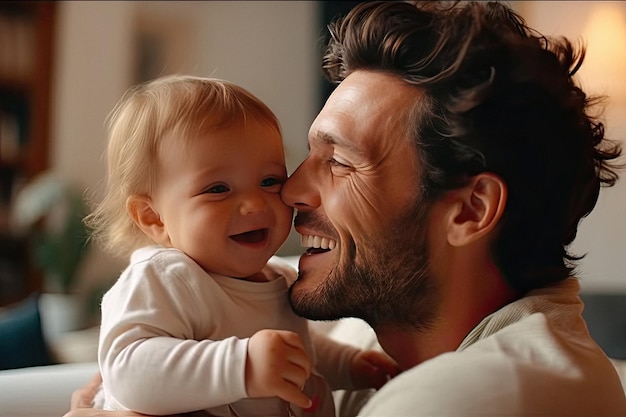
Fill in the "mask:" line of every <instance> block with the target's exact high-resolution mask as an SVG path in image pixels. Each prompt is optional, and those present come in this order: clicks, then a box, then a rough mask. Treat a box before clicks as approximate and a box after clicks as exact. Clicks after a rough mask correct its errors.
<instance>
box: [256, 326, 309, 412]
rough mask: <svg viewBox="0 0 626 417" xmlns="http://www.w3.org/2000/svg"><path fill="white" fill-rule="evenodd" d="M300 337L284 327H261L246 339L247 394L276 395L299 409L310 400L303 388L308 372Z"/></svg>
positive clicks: (259, 395)
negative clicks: (268, 328)
mask: <svg viewBox="0 0 626 417" xmlns="http://www.w3.org/2000/svg"><path fill="white" fill-rule="evenodd" d="M311 366H312V365H311V360H310V359H309V357H308V355H307V353H306V351H305V350H304V345H303V344H302V339H300V336H299V335H298V334H297V333H294V332H290V331H286V330H261V331H258V332H257V333H255V334H254V335H253V336H252V337H251V338H250V341H249V342H248V357H247V360H246V391H247V392H248V396H250V397H273V396H276V397H279V398H282V399H283V400H285V401H287V402H290V403H292V404H294V405H296V406H298V407H301V408H305V409H306V408H309V407H310V406H311V400H310V399H309V398H308V397H307V396H306V395H304V393H303V392H302V387H304V384H305V383H306V380H307V379H308V378H309V376H310V375H311Z"/></svg>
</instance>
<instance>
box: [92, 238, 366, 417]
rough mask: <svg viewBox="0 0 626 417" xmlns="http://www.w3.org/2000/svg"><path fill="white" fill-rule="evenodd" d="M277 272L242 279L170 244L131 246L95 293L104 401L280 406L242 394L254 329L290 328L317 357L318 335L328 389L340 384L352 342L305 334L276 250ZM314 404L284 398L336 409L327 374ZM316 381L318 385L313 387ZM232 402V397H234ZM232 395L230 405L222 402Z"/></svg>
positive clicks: (152, 410) (171, 409)
mask: <svg viewBox="0 0 626 417" xmlns="http://www.w3.org/2000/svg"><path fill="white" fill-rule="evenodd" d="M267 267H268V268H270V269H271V270H272V271H273V272H276V273H278V274H279V275H280V277H279V278H277V279H275V280H273V281H269V282H249V281H244V280H239V279H235V278H231V277H226V276H222V275H218V274H211V275H209V274H207V273H206V272H205V271H204V270H203V269H202V268H201V267H200V266H199V265H198V264H196V263H195V262H194V261H193V260H192V259H191V258H189V257H187V256H186V255H185V254H184V253H182V252H181V251H178V250H176V249H169V248H167V249H166V248H162V247H158V246H151V247H146V248H142V249H139V250H137V251H135V252H134V253H133V255H132V257H131V262H130V264H129V266H128V267H127V268H126V269H125V270H124V272H123V273H122V274H121V276H120V278H119V279H118V281H117V282H116V283H115V284H114V285H113V287H112V288H111V289H110V290H109V291H108V292H107V293H106V294H105V296H104V298H103V301H102V324H101V330H100V340H99V351H98V359H99V364H100V370H101V373H102V377H103V391H104V399H105V404H104V407H105V408H106V409H132V410H135V411H139V412H142V413H146V414H154V415H163V414H174V413H182V412H189V411H193V410H205V409H206V410H208V411H209V412H210V414H211V415H215V416H219V415H225V416H229V415H233V414H232V411H233V410H236V413H237V415H239V416H250V415H260V416H273V415H286V414H285V412H286V411H285V407H286V404H285V403H284V402H283V401H281V400H279V399H277V398H275V399H274V398H272V399H247V398H246V397H247V393H246V389H245V364H246V355H247V346H248V340H249V337H250V336H252V335H253V334H254V333H256V332H257V331H259V330H261V329H279V330H291V331H294V332H297V333H298V334H299V335H300V336H301V337H302V339H303V342H304V345H305V348H306V349H307V352H308V353H309V355H310V357H311V358H313V361H314V363H315V350H314V348H313V345H314V344H319V346H320V348H322V349H323V351H324V355H323V357H321V358H320V359H321V361H322V362H323V365H324V366H322V367H321V368H323V369H324V370H325V371H327V374H326V375H324V376H325V377H326V378H328V379H329V382H330V384H331V385H332V386H333V389H336V388H346V387H347V386H349V385H350V382H349V379H350V377H349V364H350V363H351V361H352V358H353V357H354V355H355V354H356V352H357V350H356V349H355V348H352V347H348V346H345V345H339V344H336V343H333V342H330V341H329V340H324V339H323V338H322V336H321V335H318V336H315V337H314V338H313V339H314V340H311V337H310V335H311V334H312V333H309V331H308V323H307V321H306V320H305V319H303V318H300V317H298V316H297V315H296V314H295V313H294V312H293V311H292V309H291V307H290V305H289V301H288V295H287V290H288V285H289V284H290V283H291V282H292V281H293V280H294V279H295V271H294V270H293V269H292V268H291V267H290V266H289V265H288V264H287V263H286V262H281V260H280V259H278V258H272V259H271V260H270V262H268V265H267ZM310 385H311V386H315V387H317V388H320V391H319V392H316V393H311V392H308V390H310V388H305V390H304V391H305V392H306V393H308V394H313V395H317V396H318V398H320V400H321V404H320V408H318V410H317V412H316V413H306V414H303V411H302V410H300V409H298V408H297V407H294V406H291V407H293V408H292V411H294V412H295V413H296V415H306V416H328V415H331V416H332V415H334V410H333V409H332V398H331V397H330V391H329V390H328V385H326V383H325V381H323V380H321V379H315V378H312V379H311V380H310ZM317 388H316V389H317ZM233 403H234V404H233ZM228 405H230V406H231V407H232V409H229V406H228Z"/></svg>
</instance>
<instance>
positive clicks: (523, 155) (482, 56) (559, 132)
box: [322, 1, 621, 291]
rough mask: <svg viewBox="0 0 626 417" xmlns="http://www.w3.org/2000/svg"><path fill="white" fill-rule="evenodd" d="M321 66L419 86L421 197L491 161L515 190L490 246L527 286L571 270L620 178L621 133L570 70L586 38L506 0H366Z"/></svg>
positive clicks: (339, 76)
mask: <svg viewBox="0 0 626 417" xmlns="http://www.w3.org/2000/svg"><path fill="white" fill-rule="evenodd" d="M329 30H330V34H331V36H330V40H329V42H328V44H327V47H326V52H325V55H324V58H323V65H322V66H323V69H324V71H325V74H326V75H327V77H328V78H329V80H330V81H331V82H333V83H339V82H341V81H342V80H343V79H344V78H345V77H347V76H348V75H349V74H350V73H352V72H353V71H356V70H374V71H383V72H386V73H390V74H394V75H396V76H397V77H400V78H401V79H403V80H404V81H406V82H407V83H410V84H412V85H415V86H417V87H418V88H417V89H416V92H417V91H419V94H416V97H417V98H416V103H417V101H418V102H419V105H416V110H415V111H414V112H413V114H414V116H415V118H416V120H414V121H412V123H413V124H414V125H415V128H414V129H413V130H414V132H413V134H414V138H415V143H416V147H417V151H418V155H419V157H420V161H421V165H420V166H421V172H420V174H421V178H422V181H423V184H422V189H421V197H422V198H423V201H424V202H426V203H428V202H433V201H435V200H436V199H437V198H439V197H440V196H442V194H443V193H445V192H446V191H448V190H451V189H454V188H458V187H461V186H463V185H464V184H465V183H466V181H467V180H468V179H469V178H470V177H471V176H473V175H476V174H478V173H481V172H492V173H495V174H497V175H499V176H500V177H501V178H502V179H503V180H504V181H505V183H506V184H507V187H508V200H507V203H506V208H505V212H504V215H503V218H502V220H501V222H500V224H499V233H498V237H497V238H496V239H495V240H494V242H493V246H492V257H493V260H494V262H495V263H496V265H497V266H498V268H499V269H500V270H501V272H502V273H503V275H504V276H505V277H506V279H507V280H508V281H509V283H510V284H511V285H512V286H513V287H514V288H517V289H518V290H521V291H526V290H529V289H533V288H537V287H541V286H544V285H546V284H548V283H551V282H556V281H559V280H561V279H564V278H566V277H568V276H570V275H571V274H572V273H573V272H574V269H575V267H576V261H578V260H580V259H581V258H582V256H576V255H574V254H571V253H569V252H568V250H567V248H568V246H569V244H570V243H571V242H572V241H573V240H574V238H575V237H576V231H577V227H578V224H579V222H580V220H581V219H582V218H583V217H585V216H586V215H588V214H589V213H590V212H591V210H592V209H593V208H594V206H595V204H596V201H597V198H598V194H599V191H600V188H601V186H612V185H614V184H615V182H616V181H617V179H618V173H617V172H618V169H619V168H620V166H618V165H617V164H616V161H615V160H616V158H618V157H619V156H620V154H621V147H620V145H619V143H618V142H614V141H610V140H608V139H606V138H604V128H603V125H602V123H601V122H600V120H599V119H598V118H596V117H593V116H592V115H591V113H590V109H591V107H592V106H594V105H596V104H598V103H599V102H600V101H601V99H600V98H595V97H587V95H586V94H585V93H584V92H583V91H582V90H581V89H580V88H579V87H578V86H577V85H576V83H575V82H574V80H573V79H572V76H573V75H574V74H575V73H576V71H577V70H578V69H579V67H580V65H581V63H582V61H583V58H584V55H585V47H584V45H579V46H574V45H572V43H571V42H570V41H569V40H567V39H565V38H547V37H545V36H542V35H541V34H539V33H538V32H536V31H534V30H532V29H530V28H529V27H528V26H527V25H526V22H525V21H524V20H523V19H522V18H521V17H520V16H519V15H518V14H516V13H515V12H514V11H513V10H511V9H510V8H509V7H508V6H506V5H504V4H502V3H498V2H462V3H461V2H454V3H451V2H412V3H409V2H395V1H393V2H384V1H383V2H367V3H362V4H359V5H358V6H356V7H355V8H353V9H352V10H351V11H350V12H349V13H348V14H347V15H346V16H345V18H339V19H337V20H335V21H333V22H332V23H331V24H330V25H329Z"/></svg>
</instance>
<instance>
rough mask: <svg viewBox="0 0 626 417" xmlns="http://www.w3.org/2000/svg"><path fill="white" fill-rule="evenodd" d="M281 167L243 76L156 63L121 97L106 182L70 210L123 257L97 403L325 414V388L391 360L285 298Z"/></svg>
mask: <svg viewBox="0 0 626 417" xmlns="http://www.w3.org/2000/svg"><path fill="white" fill-rule="evenodd" d="M286 180H287V170H286V166H285V161H284V150H283V144H282V136H281V131H280V126H279V123H278V121H277V119H276V117H275V115H274V114H273V113H272V112H271V110H270V109H269V108H268V107H267V106H266V105H265V104H263V103H262V102H261V101H260V100H259V99H257V98H256V97H254V96H253V95H252V94H250V93H249V92H248V91H246V90H245V89H243V88H241V87H239V86H237V85H234V84H232V83H229V82H226V81H222V80H218V79H211V78H200V77H193V76H168V77H163V78H160V79H157V80H154V81H151V82H148V83H145V84H141V85H138V86H135V87H133V88H131V89H130V90H129V91H128V92H127V93H126V94H125V95H124V97H122V100H121V101H120V102H119V103H118V104H117V106H116V107H115V108H114V110H113V112H112V113H111V115H110V118H109V143H108V148H107V190H106V195H105V197H104V199H103V200H102V202H100V204H98V205H97V206H96V207H95V209H94V211H93V212H92V213H91V214H90V215H89V216H88V217H87V218H86V219H85V221H86V223H87V224H88V225H89V226H90V227H91V228H92V230H93V234H94V237H97V238H99V239H100V240H101V241H102V243H103V244H104V246H105V248H107V249H108V250H110V251H112V252H113V253H115V254H119V255H124V256H126V257H129V256H130V263H129V265H128V267H127V268H126V269H125V270H124V271H123V272H122V274H121V276H120V277H119V279H118V281H117V282H116V283H115V284H114V285H113V287H112V288H111V289H110V290H109V291H108V292H107V293H106V294H105V296H104V298H103V301H102V324H101V330H100V341H99V351H98V359H99V364H100V371H101V373H102V378H103V384H102V391H101V394H100V395H99V396H98V397H97V399H96V406H100V407H102V408H105V409H109V410H133V411H136V412H140V413H145V414H152V415H167V414H175V413H186V412H192V411H198V410H203V413H204V414H205V415H206V414H208V415H211V416H239V417H244V416H246V417H247V416H263V417H269V416H285V417H289V416H312V417H313V416H324V417H326V416H334V414H335V411H334V406H333V401H332V395H331V391H330V389H342V388H343V389H361V388H378V387H380V386H381V385H382V384H383V383H384V381H385V380H386V379H387V377H388V376H389V375H390V374H394V373H395V372H396V365H395V363H394V362H393V361H392V360H391V359H390V358H389V357H388V356H386V355H384V354H382V353H380V352H376V351H360V350H358V349H355V348H353V347H349V346H346V345H341V344H338V343H335V342H333V341H332V340H330V339H327V338H325V337H324V336H322V335H320V334H316V333H314V332H309V329H308V322H307V321H306V320H305V319H303V318H301V317H299V316H297V315H296V314H295V313H294V312H293V311H292V310H291V307H290V305H289V300H288V295H287V290H288V287H289V285H290V284H291V283H292V282H293V281H294V280H295V278H296V272H295V270H294V269H293V268H291V267H290V266H289V265H287V264H286V263H285V262H283V261H281V260H280V258H277V257H274V256H273V255H274V253H275V252H276V251H277V250H278V248H279V247H280V246H281V245H282V244H283V242H284V241H285V239H286V238H287V236H288V234H289V231H290V228H291V221H292V210H291V208H290V207H288V206H287V205H285V204H284V203H283V202H282V200H281V198H280V190H281V187H282V184H283V183H284V182H285V181H286ZM316 350H317V351H318V352H319V353H320V354H319V355H318V356H317V357H316ZM322 352H323V354H321V353H322ZM318 370H319V371H321V373H323V374H324V375H323V376H324V378H322V377H321V376H320V375H319V373H318Z"/></svg>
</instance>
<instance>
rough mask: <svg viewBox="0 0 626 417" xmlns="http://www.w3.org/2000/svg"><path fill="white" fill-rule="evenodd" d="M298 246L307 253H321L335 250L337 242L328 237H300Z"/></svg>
mask: <svg viewBox="0 0 626 417" xmlns="http://www.w3.org/2000/svg"><path fill="white" fill-rule="evenodd" d="M300 245H301V246H302V247H304V248H307V252H309V253H322V252H327V251H330V250H333V249H335V247H336V246H337V241H335V240H334V239H331V238H328V237H322V236H316V235H302V236H300Z"/></svg>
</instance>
